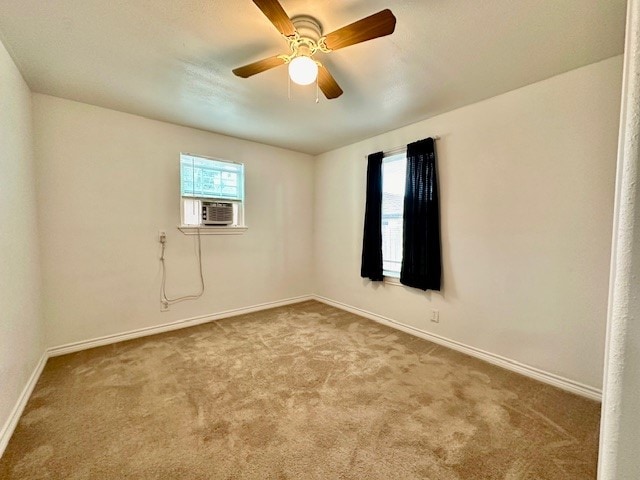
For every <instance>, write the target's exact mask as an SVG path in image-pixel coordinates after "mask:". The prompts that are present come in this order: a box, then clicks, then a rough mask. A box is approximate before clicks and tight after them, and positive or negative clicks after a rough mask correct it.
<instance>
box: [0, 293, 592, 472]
mask: <svg viewBox="0 0 640 480" xmlns="http://www.w3.org/2000/svg"><path fill="white" fill-rule="evenodd" d="M599 416H600V407H599V404H598V403H596V402H592V401H589V400H586V399H583V398H580V397H577V396H574V395H571V394H568V393H565V392H562V391H560V390H557V389H555V388H553V387H549V386H546V385H543V384H541V383H538V382H535V381H533V380H530V379H527V378H525V377H521V376H519V375H517V374H514V373H511V372H508V371H506V370H502V369H500V368H497V367H493V366H491V365H489V364H486V363H483V362H481V361H479V360H476V359H473V358H470V357H467V356H465V355H462V354H459V353H456V352H454V351H451V350H448V349H446V348H443V347H439V346H436V345H434V344H432V343H429V342H427V341H424V340H421V339H418V338H415V337H412V336H409V335H406V334H404V333H401V332H398V331H395V330H392V329H390V328H387V327H384V326H381V325H378V324H376V323H374V322H372V321H369V320H366V319H363V318H361V317H358V316H356V315H352V314H350V313H346V312H343V311H341V310H337V309H335V308H332V307H329V306H326V305H323V304H320V303H317V302H305V303H301V304H297V305H292V306H289V307H282V308H277V309H273V310H268V311H264V312H259V313H255V314H250V315H243V316H239V317H235V318H229V319H225V320H220V321H217V322H213V323H209V324H205V325H200V326H197V327H192V328H188V329H184V330H179V331H176V332H170V333H166V334H161V335H156V336H153V337H147V338H143V339H139V340H133V341H129V342H123V343H119V344H115V345H111V346H106V347H101V348H96V349H92V350H87V351H84V352H79V353H75V354H70V355H66V356H63V357H57V358H52V359H50V360H49V361H48V363H47V365H46V367H45V370H44V372H43V374H42V377H41V378H40V381H39V382H38V384H37V386H36V389H35V391H34V393H33V396H32V397H31V399H30V401H29V403H28V405H27V407H26V410H25V412H24V414H23V416H22V418H21V419H20V422H19V424H18V427H17V429H16V431H15V434H14V435H13V438H12V439H11V441H10V443H9V446H8V448H7V450H6V452H5V454H4V456H3V457H2V459H1V460H0V478H2V479H23V480H24V479H124V478H130V479H152V478H153V479H240V478H247V479H403V480H404V479H418V478H421V479H433V480H449V479H451V480H453V479H504V480H533V479H536V480H541V479H553V480H561V479H580V480H585V479H590V478H595V469H596V460H597V440H598V422H599Z"/></svg>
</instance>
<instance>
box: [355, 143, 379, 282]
mask: <svg viewBox="0 0 640 480" xmlns="http://www.w3.org/2000/svg"><path fill="white" fill-rule="evenodd" d="M383 156H384V155H383V153H382V152H378V153H372V154H371V155H369V158H368V163H367V199H366V207H365V213H364V236H363V239H362V266H361V268H360V276H362V277H364V278H369V279H371V280H373V281H382V279H383V275H382V158H383Z"/></svg>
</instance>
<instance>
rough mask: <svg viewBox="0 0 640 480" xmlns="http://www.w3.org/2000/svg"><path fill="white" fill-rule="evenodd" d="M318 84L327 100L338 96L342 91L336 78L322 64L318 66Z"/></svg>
mask: <svg viewBox="0 0 640 480" xmlns="http://www.w3.org/2000/svg"><path fill="white" fill-rule="evenodd" d="M318 86H319V87H320V90H322V93H324V96H325V97H327V98H328V99H329V100H331V99H332V98H338V97H339V96H340V95H342V93H343V92H342V89H341V88H340V85H338V84H337V82H336V80H335V79H334V78H333V76H332V75H331V73H329V70H327V68H326V67H325V66H324V65H323V66H321V67H319V68H318Z"/></svg>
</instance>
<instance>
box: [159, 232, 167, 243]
mask: <svg viewBox="0 0 640 480" xmlns="http://www.w3.org/2000/svg"><path fill="white" fill-rule="evenodd" d="M158 241H159V242H160V243H165V242H166V241H167V232H165V231H164V230H160V231H159V232H158Z"/></svg>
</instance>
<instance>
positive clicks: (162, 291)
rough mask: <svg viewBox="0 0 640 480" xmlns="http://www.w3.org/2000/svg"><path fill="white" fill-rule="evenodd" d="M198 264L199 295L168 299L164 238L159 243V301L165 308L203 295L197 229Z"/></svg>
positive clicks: (165, 241)
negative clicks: (160, 269)
mask: <svg viewBox="0 0 640 480" xmlns="http://www.w3.org/2000/svg"><path fill="white" fill-rule="evenodd" d="M197 230H198V264H199V266H200V293H198V294H195V295H185V296H183V297H177V298H169V297H167V293H166V290H165V284H166V282H167V266H166V264H165V258H164V251H165V246H166V244H167V240H166V237H164V238H163V239H162V240H161V241H160V243H161V245H162V253H161V254H160V264H161V265H162V284H161V287H160V301H161V302H162V304H163V305H164V306H165V307H168V306H169V305H172V304H174V303H178V302H183V301H185V300H195V299H197V298H200V297H201V296H202V294H203V293H204V275H203V273H202V244H201V239H200V229H199V228H198V229H197Z"/></svg>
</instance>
